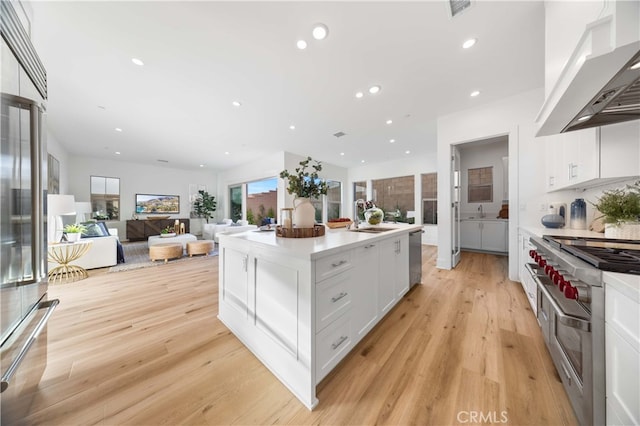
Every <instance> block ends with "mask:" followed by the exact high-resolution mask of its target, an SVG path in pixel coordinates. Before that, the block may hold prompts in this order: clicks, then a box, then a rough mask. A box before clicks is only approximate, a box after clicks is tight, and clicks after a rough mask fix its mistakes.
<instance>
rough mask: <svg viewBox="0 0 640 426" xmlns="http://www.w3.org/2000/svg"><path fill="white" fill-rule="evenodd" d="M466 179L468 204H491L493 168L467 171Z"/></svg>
mask: <svg viewBox="0 0 640 426" xmlns="http://www.w3.org/2000/svg"><path fill="white" fill-rule="evenodd" d="M467 179H468V181H469V188H468V191H469V193H468V198H467V201H468V202H469V203H491V202H493V166H491V167H479V168H477V169H469V171H468V176H467Z"/></svg>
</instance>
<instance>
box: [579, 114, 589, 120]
mask: <svg viewBox="0 0 640 426" xmlns="http://www.w3.org/2000/svg"><path fill="white" fill-rule="evenodd" d="M591 117H593V115H591V114H589V115H583V116H582V117H580V118H578V121H587V120H588V119H590V118H591Z"/></svg>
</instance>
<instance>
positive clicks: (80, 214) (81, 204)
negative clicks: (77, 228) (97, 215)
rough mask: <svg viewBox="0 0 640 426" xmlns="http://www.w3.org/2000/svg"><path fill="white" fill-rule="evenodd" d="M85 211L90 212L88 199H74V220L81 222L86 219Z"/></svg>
mask: <svg viewBox="0 0 640 426" xmlns="http://www.w3.org/2000/svg"><path fill="white" fill-rule="evenodd" d="M87 213H91V203H90V202H88V201H76V222H78V223H82V222H86V221H87V220H89V219H91V216H89V219H87Z"/></svg>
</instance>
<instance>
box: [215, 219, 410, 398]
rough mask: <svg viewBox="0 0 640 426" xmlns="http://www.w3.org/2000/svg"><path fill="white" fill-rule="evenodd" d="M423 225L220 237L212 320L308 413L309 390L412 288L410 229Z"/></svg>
mask: <svg viewBox="0 0 640 426" xmlns="http://www.w3.org/2000/svg"><path fill="white" fill-rule="evenodd" d="M421 228H422V227H421V226H419V225H406V224H386V223H385V224H381V225H380V226H377V227H370V228H365V227H361V228H360V230H358V231H357V232H354V230H347V229H333V230H332V229H327V230H326V234H325V235H324V236H321V237H315V238H280V237H276V235H275V231H248V232H244V233H241V234H231V235H221V236H220V250H219V253H220V268H219V275H220V277H219V285H220V289H219V315H218V316H219V318H220V320H221V321H222V322H223V323H224V324H225V325H226V326H227V327H228V328H229V329H230V330H231V331H232V332H233V334H235V335H236V336H237V337H238V338H239V339H240V340H241V341H242V342H243V343H244V345H245V346H246V347H247V348H249V350H251V352H253V354H254V355H256V357H258V359H260V361H261V362H262V363H263V364H264V365H265V366H266V367H267V368H269V370H271V372H272V373H273V374H274V375H275V376H276V377H277V378H278V379H279V380H280V381H281V382H282V383H284V384H285V385H286V386H287V387H288V388H289V390H290V391H291V392H293V393H294V395H295V396H296V397H297V398H298V399H299V400H300V401H301V402H302V403H303V404H304V405H305V406H307V408H309V409H312V408H313V407H315V406H316V405H317V403H318V400H317V398H316V385H317V384H318V383H319V382H320V381H321V380H322V379H323V378H324V377H325V376H326V375H327V374H328V373H329V372H330V371H331V370H332V369H333V368H334V367H335V366H336V365H337V364H338V362H340V360H341V359H342V358H344V356H345V355H347V354H348V353H349V352H350V351H351V349H352V348H353V347H354V346H355V345H356V344H357V343H358V342H359V341H360V340H361V339H362V338H363V337H364V336H365V335H366V334H367V333H368V332H369V331H370V330H371V329H372V328H373V327H374V326H375V325H376V324H377V323H378V322H379V321H380V320H381V319H382V318H383V317H384V316H385V315H386V314H387V313H388V312H389V310H391V308H392V307H393V306H395V304H396V303H398V301H399V300H400V299H401V298H402V296H403V295H404V294H405V293H406V292H407V291H409V288H410V282H409V233H410V232H412V231H415V230H417V229H418V230H419V229H421ZM381 229H384V231H381V232H375V231H376V230H381Z"/></svg>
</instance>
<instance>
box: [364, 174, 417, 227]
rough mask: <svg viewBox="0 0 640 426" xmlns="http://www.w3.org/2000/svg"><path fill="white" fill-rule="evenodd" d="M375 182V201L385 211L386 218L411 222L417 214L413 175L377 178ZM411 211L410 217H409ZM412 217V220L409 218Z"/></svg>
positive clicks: (373, 182)
mask: <svg viewBox="0 0 640 426" xmlns="http://www.w3.org/2000/svg"><path fill="white" fill-rule="evenodd" d="M372 184H373V200H372V201H373V202H374V203H375V204H376V206H377V207H379V208H381V209H382V210H383V211H384V213H385V220H392V221H397V222H410V221H412V220H413V219H411V218H412V216H413V214H415V189H414V179H413V176H400V177H393V178H388V179H376V180H373V181H372ZM407 213H409V218H407ZM409 219H411V220H409Z"/></svg>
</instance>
